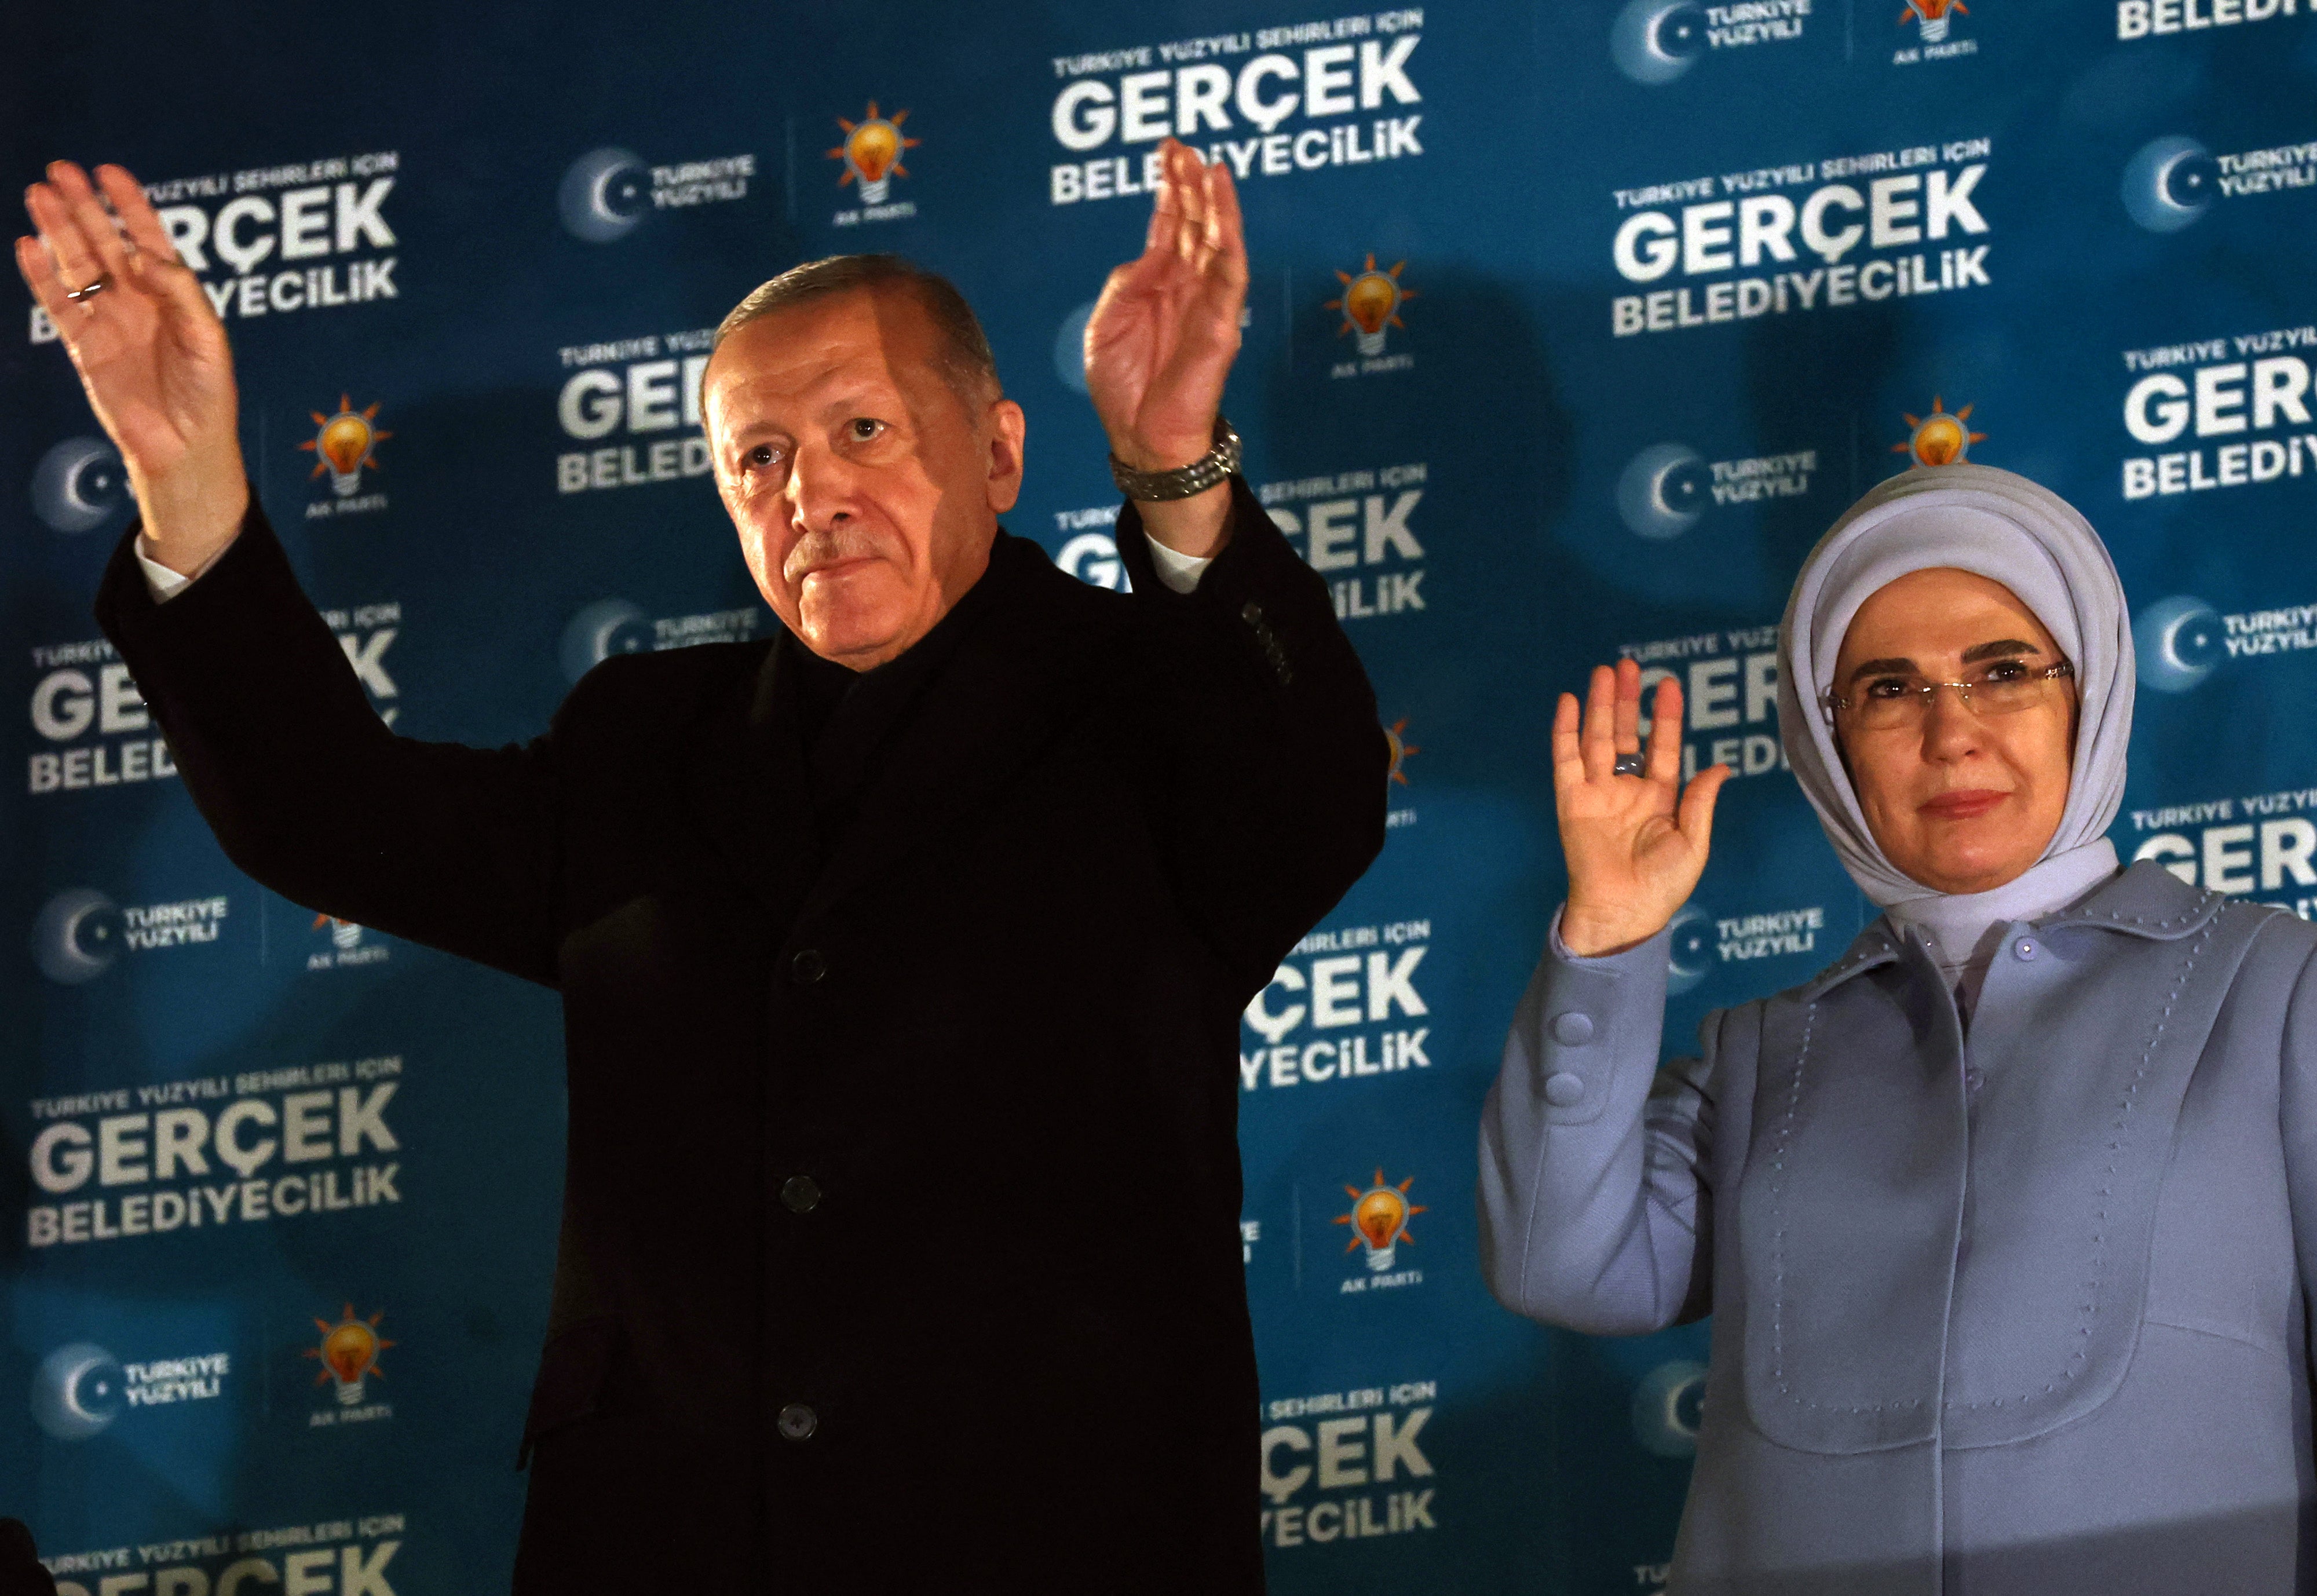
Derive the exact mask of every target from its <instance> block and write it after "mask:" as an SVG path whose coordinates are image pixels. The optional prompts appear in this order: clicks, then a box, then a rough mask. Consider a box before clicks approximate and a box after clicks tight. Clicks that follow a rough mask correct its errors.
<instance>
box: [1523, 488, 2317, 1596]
mask: <svg viewBox="0 0 2317 1596" xmlns="http://www.w3.org/2000/svg"><path fill="white" fill-rule="evenodd" d="M1779 647H1780V650H1781V654H1780V659H1781V676H1782V680H1781V686H1780V692H1779V706H1778V708H1779V730H1780V733H1781V735H1782V737H1783V739H1784V741H1785V749H1786V754H1787V757H1788V758H1789V759H1790V760H1791V761H1792V763H1793V766H1794V773H1795V776H1796V777H1797V778H1798V779H1799V780H1800V782H1801V783H1802V786H1803V792H1804V793H1805V794H1807V795H1808V796H1809V798H1810V801H1811V803H1812V807H1813V808H1815V809H1816V810H1817V811H1818V814H1819V819H1820V821H1821V823H1822V824H1823V825H1824V826H1825V828H1826V832H1827V836H1828V838H1829V840H1830V841H1832V842H1833V844H1834V847H1835V851H1836V852H1837V853H1838V855H1840V856H1841V858H1842V862H1843V864H1844V865H1845V866H1846V867H1847V869H1848V870H1849V872H1850V874H1851V875H1852V876H1853V877H1854V878H1855V879H1856V881H1857V883H1858V885H1859V887H1860V889H1861V890H1862V891H1864V892H1865V893H1866V895H1867V896H1868V897H1869V898H1871V899H1873V900H1874V901H1875V902H1876V903H1877V904H1879V905H1880V906H1881V907H1882V908H1883V915H1882V917H1881V918H1880V919H1877V920H1876V921H1875V922H1874V924H1873V925H1871V926H1869V927H1868V928H1866V930H1865V932H1863V933H1862V934H1861V935H1860V936H1859V937H1858V939H1857V940H1856V942H1855V943H1853V944H1852V945H1851V946H1850V948H1849V951H1848V952H1847V953H1846V954H1844V955H1843V956H1842V957H1841V958H1840V959H1839V960H1838V962H1836V963H1835V964H1833V965H1832V966H1831V967H1829V969H1827V970H1826V971H1824V972H1823V973H1820V974H1819V975H1818V976H1816V977H1814V978H1813V979H1812V980H1811V981H1810V982H1806V983H1804V984H1803V985H1802V986H1799V987H1796V988H1794V989H1793V990H1792V991H1785V992H1781V993H1779V994H1777V995H1776V996H1775V997H1771V998H1767V999H1763V1000H1758V1001H1756V1002H1753V1003H1749V1004H1746V1005H1744V1006H1742V1007H1740V1008H1737V1009H1725V1010H1722V1011H1720V1012H1717V1013H1715V1014H1713V1015H1712V1016H1710V1017H1709V1018H1707V1020H1706V1022H1705V1024H1704V1027H1702V1031H1701V1037H1702V1040H1703V1042H1704V1055H1703V1056H1702V1057H1700V1058H1697V1059H1689V1060H1683V1061H1680V1062H1677V1063H1673V1064H1671V1065H1668V1066H1667V1067H1666V1068H1664V1069H1662V1070H1659V1069H1657V1068H1656V1065H1657V1062H1658V1043H1659V1031H1660V1027H1661V1025H1662V1021H1663V1012H1664V1001H1665V982H1666V930H1665V928H1666V926H1667V924H1668V921H1670V920H1671V919H1672V917H1673V915H1674V912H1675V911H1676V910H1677V909H1679V908H1680V906H1681V904H1682V903H1683V901H1685V900H1686V898H1687V897H1688V895H1689V892H1690V891H1691V889H1692V888H1693V887H1695V884H1696V883H1697V879H1698V874H1699V872H1700V871H1701V870H1702V869H1703V868H1704V863H1705V856H1706V840H1707V832H1708V829H1709V826H1710V822H1711V820H1712V815H1713V800H1714V796H1715V794H1716V793H1717V792H1718V790H1719V788H1720V785H1721V784H1722V781H1723V780H1724V779H1726V777H1727V775H1728V773H1727V771H1725V770H1722V768H1720V767H1716V768H1715V769H1713V770H1709V771H1706V772H1704V773H1702V774H1701V775H1700V776H1697V778H1696V779H1695V780H1694V781H1693V782H1692V783H1691V784H1690V786H1689V789H1688V791H1687V792H1686V793H1684V794H1680V797H1679V800H1678V802H1677V797H1676V790H1677V777H1678V762H1679V749H1678V726H1679V723H1680V714H1681V701H1680V695H1679V691H1678V689H1677V687H1676V686H1674V684H1673V683H1671V682H1669V681H1668V682H1666V683H1663V684H1661V685H1660V686H1659V689H1658V694H1657V700H1656V704H1655V722H1654V725H1653V727H1652V729H1651V735H1650V746H1649V750H1648V753H1647V755H1646V757H1645V758H1642V757H1640V756H1641V748H1642V743H1641V737H1640V730H1639V728H1640V709H1641V702H1640V700H1641V688H1640V675H1639V672H1638V671H1637V670H1635V669H1634V668H1633V666H1632V665H1631V664H1630V663H1628V664H1625V665H1623V666H1621V667H1620V668H1618V670H1617V671H1616V672H1615V673H1612V672H1611V671H1609V670H1608V669H1606V668H1603V669H1598V670H1596V671H1595V672H1594V674H1593V680H1592V684H1591V688H1590V693H1589V696H1588V703H1587V704H1586V706H1585V713H1584V716H1583V725H1582V728H1581V730H1580V728H1579V714H1578V705H1577V702H1576V700H1575V698H1574V697H1572V696H1570V695H1563V696H1562V698H1561V704H1560V707H1559V710H1558V713H1557V714H1556V716H1555V719H1554V722H1553V779H1554V787H1555V791H1556V794H1557V801H1558V807H1559V811H1560V821H1561V841H1562V846H1563V847H1564V849H1565V851H1566V853H1567V856H1568V863H1569V877H1570V886H1569V899H1568V901H1567V903H1566V904H1565V905H1564V906H1563V907H1562V909H1561V912H1560V914H1559V915H1558V916H1557V917H1556V918H1555V920H1554V923H1553V929H1552V934H1551V946H1549V948H1548V949H1547V951H1546V954H1545V956H1544V958H1543V962H1542V963H1541V964H1539V965H1538V968H1537V972H1536V975H1535V978H1534V981H1532V982H1531V983H1530V986H1529V989H1528V991H1527V994H1526V995H1525V998H1524V999H1523V1000H1522V1003H1521V1007H1520V1010H1519V1013H1518V1016H1517V1017H1516V1019H1515V1021H1514V1023H1513V1027H1512V1034H1511V1036H1510V1037H1509V1038H1508V1040H1507V1045H1506V1050H1505V1060H1504V1068H1503V1071H1502V1073H1501V1075H1500V1077H1499V1079H1498V1082H1497V1085H1496V1088H1495V1089H1494V1090H1493V1091H1492V1092H1491V1093H1490V1094H1489V1102H1488V1107H1487V1108H1486V1110H1485V1114H1484V1118H1483V1121H1482V1125H1481V1229H1482V1257H1483V1259H1484V1260H1485V1267H1486V1269H1487V1271H1488V1274H1489V1284H1490V1286H1491V1287H1492V1288H1493V1289H1494V1290H1495V1292H1496V1294H1497V1296H1498V1299H1499V1300H1501V1301H1502V1302H1503V1303H1504V1304H1505V1305H1507V1306H1508V1307H1511V1308H1513V1309H1514V1310H1516V1312H1519V1313H1522V1314H1528V1315H1530V1316H1532V1317H1534V1318H1537V1319H1542V1320H1544V1321H1546V1322H1548V1323H1555V1324H1561V1325H1565V1326H1567V1327H1569V1328H1571V1329H1574V1330H1579V1331H1588V1332H1591V1333H1595V1334H1615V1335H1638V1334H1645V1333H1647V1332H1649V1331H1656V1330H1660V1329H1663V1328H1665V1327H1666V1326H1668V1325H1670V1324H1675V1323H1682V1322H1684V1321H1686V1320H1691V1319H1695V1318H1697V1317H1699V1316H1701V1315H1703V1314H1707V1313H1709V1312H1710V1313H1712V1314H1713V1353H1712V1358H1711V1373H1710V1374H1709V1376H1708V1377H1707V1384H1706V1393H1705V1406H1704V1422H1703V1427H1702V1430H1701V1433H1700V1435H1699V1439H1698V1454H1697V1464H1696V1469H1695V1475H1693V1477H1692V1481H1691V1485H1690V1493H1689V1499H1688V1502H1687V1503H1686V1508H1685V1510H1684V1512H1683V1515H1682V1525H1681V1531H1680V1534H1679V1536H1678V1538H1677V1541H1676V1545H1675V1552H1674V1576H1673V1584H1672V1589H1673V1590H1674V1591H1675V1592H1677V1593H1680V1596H1697V1593H1701V1592H1738V1591H1748V1592H1754V1591H1761V1592H1769V1591H1776V1592H1816V1591H1826V1592H1836V1591H1839V1592H1846V1593H1862V1592H1874V1593H1880V1592H1926V1593H1929V1592H1964V1593H1965V1596H1997V1593H2002V1596H2009V1593H2011V1592H2019V1593H2021V1596H2026V1593H2027V1592H2035V1596H2048V1593H2050V1592H2087V1593H2089V1592H2100V1593H2101V1596H2111V1593H2115V1592H2168V1593H2170V1592H2229V1593H2231V1596H2259V1593H2267V1592H2292V1591H2302V1590H2308V1589H2311V1588H2313V1587H2317V1538H2313V1537H2312V1535H2311V1534H2310V1531H2309V1529H2307V1528H2306V1526H2307V1524H2308V1522H2309V1502H2310V1499H2311V1495H2312V1478H2313V1467H2312V1459H2311V1445H2310V1418H2309V1386H2310V1376H2309V1360H2308V1357H2307V1350H2308V1349H2307V1324H2306V1318H2305V1306H2304V1305H2305V1302H2306V1300H2307V1298H2306V1291H2307V1287H2308V1286H2309V1284H2310V1280H2311V1260H2317V976H2313V974H2312V973H2311V964H2312V959H2313V955H2317V931H2313V929H2312V928H2309V927H2307V926H2305V925H2304V924H2303V923H2302V922H2301V921H2299V920H2297V919H2294V918H2292V917H2291V916H2289V915H2286V914H2283V913H2280V912H2278V911H2277V910H2270V909H2265V908H2262V907H2259V906H2258V905H2253V904H2248V903H2241V902H2234V901H2228V900H2225V899H2223V898H2221V897H2219V896H2218V895H2216V894H2213V893H2209V892H2198V891H2196V889H2194V888H2192V887H2189V886H2187V885H2185V884H2183V883H2181V882H2179V881H2178V880H2177V879H2176V878H2174V877H2173V876H2171V875H2170V874H2167V873H2166V872H2165V871H2163V870H2162V869H2160V868H2159V867H2158V866H2156V865H2152V864H2143V865H2134V866H2133V867H2132V868H2131V869H2128V870H2121V871H2120V870H2119V869H2118V868H2117V865H2116V853H2115V850H2114V849H2113V847H2110V845H2109V844H2108V842H2107V840H2106V838H2104V837H2103V835H2102V833H2103V832H2104V831H2105V830H2106V829H2107V825H2108V823H2109V821H2110V820H2113V819H2114V818H2115V815H2116V807H2117V804H2118V802H2119V801H2120V799H2121V797H2122V795H2123V790H2124V776H2125V769H2124V767H2125V743H2126V741H2127V739H2128V737H2129V734H2130V731H2131V715H2132V684H2133V659H2132V641H2131V632H2130V625H2129V620H2128V616H2127V614H2126V612H2125V601H2124V593H2123V590H2122V588H2121V587H2120V585H2119V584H2118V582H2117V580H2116V569H2115V567H2114V565H2113V564H2112V563H2111V562H2110V560H2108V557H2107V551H2106V550H2105V549H2104V548H2103V547H2102V546H2101V544H2100V542H2099V540H2098V537H2097V536H2096V535H2095V534H2094V533H2093V532H2092V529H2091V527H2090V526H2089V525H2087V524H2086V523H2085V521H2084V519H2083V518H2082V517H2081V516H2079V515H2078V514H2076V512H2075V511H2074V510H2073V509H2071V507H2069V506H2068V505H2066V504H2065V503H2064V502H2062V500H2061V499H2059V498H2057V497H2055V496H2054V495H2053V494H2052V493H2050V492H2048V491H2046V490H2044V489H2041V488H2039V487H2037V486H2035V484H2034V483H2032V482H2029V481H2027V480H2025V479H2023V478H2020V477H2017V476H2013V475H2011V474H2010V473H2008V472H2006V471H1993V470H1990V469H1987V468H1985V467H1981V466H1969V465H1958V466H1946V467H1940V468H1937V469H1935V470H1927V471H1925V470H1919V471H1909V472H1907V473H1905V474H1904V475H1902V476H1900V477H1897V478H1894V479H1892V480H1890V481H1888V482H1885V483H1883V485H1882V486H1881V487H1879V488H1877V489H1874V491H1873V492H1871V493H1869V494H1868V495H1867V496H1866V497H1865V498H1863V499H1861V500H1860V501H1859V502H1858V503H1857V504H1856V505H1855V506H1853V507H1852V508H1851V509H1850V510H1849V512H1848V513H1847V514H1846V515H1845V516H1843V517H1842V519H1841V520H1840V521H1838V523H1837V524H1836V525H1835V526H1834V529H1833V530H1832V531H1830V532H1829V533H1827V535H1826V537H1825V539H1824V540H1823V541H1821V542H1820V544H1819V546H1818V547H1817V548H1816V549H1815V550H1814V551H1812V553H1811V556H1810V558H1809V560H1807V561H1806V562H1805V564H1804V566H1803V572H1802V575H1801V577H1800V578H1799V579H1798V580H1797V581H1796V582H1795V584H1794V596H1793V597H1792V599H1791V601H1790V602H1789V604H1788V605H1787V609H1786V614H1785V623H1784V624H1783V626H1782V628H1781V632H1780V637H1779ZM1626 771H1633V772H1635V774H1625V773H1624V772H1626Z"/></svg>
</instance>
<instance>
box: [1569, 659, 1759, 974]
mask: <svg viewBox="0 0 2317 1596" xmlns="http://www.w3.org/2000/svg"><path fill="white" fill-rule="evenodd" d="M1641 695H1642V689H1641V668H1640V667H1638V666H1636V665H1634V664H1633V662H1632V661H1631V660H1625V661H1622V662H1621V663H1620V664H1619V665H1618V667H1617V668H1616V669H1615V670H1614V671H1612V670H1611V669H1610V668H1608V667H1606V666H1602V667H1600V668H1597V669H1596V670H1595V671H1594V673H1593V680H1592V683H1591V686H1590V687H1589V689H1588V694H1587V702H1586V705H1585V709H1584V713H1583V716H1582V723H1581V726H1580V721H1579V711H1578V704H1577V698H1576V695H1573V694H1568V693H1564V694H1562V695H1561V702H1560V704H1558V705H1557V706H1556V707H1555V710H1554V713H1553V722H1552V754H1553V759H1552V785H1553V799H1554V804H1555V807H1556V809H1557V810H1558V811H1559V816H1560V821H1561V852H1562V854H1563V856H1565V858H1566V859H1567V862H1568V865H1569V903H1568V907H1567V908H1566V909H1565V910H1563V911H1562V915H1561V937H1562V940H1563V941H1564V942H1565V943H1566V944H1567V945H1568V946H1569V947H1570V951H1572V952H1574V953H1578V954H1598V953H1606V952H1611V951H1615V950H1617V949H1620V948H1624V947H1628V946H1633V944H1634V943H1637V942H1642V941H1646V940H1647V939H1648V938H1650V937H1653V936H1655V935H1656V934H1657V933H1658V932H1659V930H1660V929H1662V928H1664V927H1665V925H1666V924H1667V922H1668V921H1669V920H1671V919H1673V917H1674V914H1675V912H1676V911H1677V910H1679V909H1680V908H1681V906H1682V904H1684V903H1685V902H1686V901H1688V899H1689V895H1690V893H1691V892H1694V891H1695V889H1696V886H1697V881H1698V877H1699V876H1700V875H1701V874H1703V873H1704V869H1705V860H1706V854H1707V849H1708V844H1709V841H1710V839H1711V836H1712V832H1713V804H1714V800H1715V797H1716V796H1717V795H1718V794H1719V793H1720V792H1721V790H1722V783H1723V782H1724V781H1726V780H1728V779H1729V776H1730V771H1729V767H1726V766H1722V765H1716V766H1713V767H1711V768H1710V769H1707V770H1703V771H1700V772H1699V773H1698V775H1697V776H1696V777H1695V779H1693V780H1692V781H1691V782H1690V784H1689V787H1688V790H1687V791H1686V792H1684V791H1683V790H1682V788H1681V749H1680V731H1679V728H1680V725H1681V689H1680V687H1679V686H1677V685H1676V684H1675V683H1674V682H1673V681H1671V680H1670V679H1668V680H1666V681H1664V682H1661V683H1659V686H1658V694H1657V703H1656V706H1655V723H1654V724H1653V725H1652V726H1651V733H1650V745H1649V752H1648V754H1647V756H1646V757H1645V758H1642V770H1641V772H1640V773H1639V774H1619V772H1618V771H1617V768H1616V766H1617V761H1618V760H1619V759H1620V758H1627V759H1632V758H1635V757H1638V756H1640V755H1641V748H1642V743H1641Z"/></svg>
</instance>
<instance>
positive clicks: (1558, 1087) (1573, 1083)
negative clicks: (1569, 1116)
mask: <svg viewBox="0 0 2317 1596" xmlns="http://www.w3.org/2000/svg"><path fill="white" fill-rule="evenodd" d="M1544 1100H1545V1101H1546V1102H1548V1103H1550V1104H1552V1106H1553V1107H1556V1108H1573V1107H1576V1106H1577V1105H1578V1104H1579V1103H1581V1102H1583V1101H1584V1100H1585V1078H1584V1077H1583V1076H1581V1075H1572V1074H1570V1072H1569V1071H1566V1070H1563V1071H1561V1072H1560V1073H1559V1074H1556V1075H1548V1076H1546V1077H1545V1078H1544Z"/></svg>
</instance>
